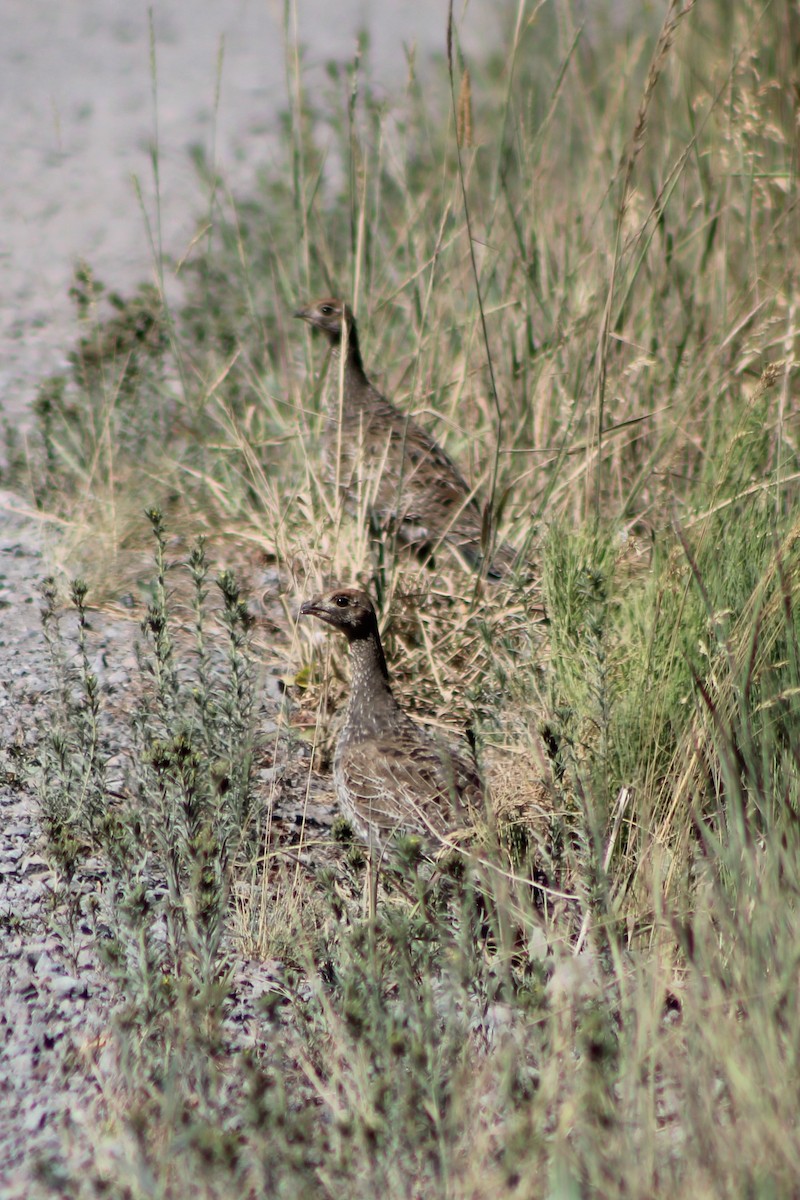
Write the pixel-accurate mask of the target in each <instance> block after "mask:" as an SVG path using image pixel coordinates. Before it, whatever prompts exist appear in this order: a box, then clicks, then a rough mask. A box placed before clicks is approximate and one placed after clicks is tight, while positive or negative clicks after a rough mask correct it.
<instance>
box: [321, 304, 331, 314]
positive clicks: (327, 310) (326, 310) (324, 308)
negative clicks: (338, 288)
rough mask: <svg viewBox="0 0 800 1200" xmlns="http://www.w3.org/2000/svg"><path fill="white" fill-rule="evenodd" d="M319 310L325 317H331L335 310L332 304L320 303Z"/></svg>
mask: <svg viewBox="0 0 800 1200" xmlns="http://www.w3.org/2000/svg"><path fill="white" fill-rule="evenodd" d="M319 311H320V312H321V313H322V315H323V317H329V316H330V315H331V313H332V312H333V306H332V305H330V304H320V306H319Z"/></svg>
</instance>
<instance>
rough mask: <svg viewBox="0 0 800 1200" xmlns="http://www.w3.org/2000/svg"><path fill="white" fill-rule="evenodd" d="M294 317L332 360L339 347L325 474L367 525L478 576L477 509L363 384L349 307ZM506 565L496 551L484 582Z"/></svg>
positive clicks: (432, 450) (439, 459)
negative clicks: (445, 550) (319, 335)
mask: <svg viewBox="0 0 800 1200" xmlns="http://www.w3.org/2000/svg"><path fill="white" fill-rule="evenodd" d="M294 315H295V316H296V317H300V318H302V320H304V321H308V323H309V324H310V325H311V326H312V327H313V328H315V329H321V330H322V331H323V333H325V334H326V335H327V337H328V340H329V341H330V344H331V347H332V349H333V355H334V357H335V358H338V357H339V356H340V355H341V354H342V346H343V345H344V364H343V368H344V369H343V373H342V377H343V386H342V389H341V397H340V395H339V390H338V389H337V388H333V387H331V388H329V393H328V394H329V401H328V422H327V426H326V430H325V444H326V455H327V458H328V463H329V473H330V474H331V475H332V476H333V477H334V478H335V479H336V480H337V481H338V483H339V486H340V488H341V489H342V490H343V491H344V493H345V495H346V496H347V497H349V498H350V499H352V498H354V497H355V496H357V495H359V494H361V495H365V496H366V499H367V507H368V508H369V510H370V513H371V515H372V516H373V518H374V519H376V520H377V522H378V523H379V524H380V525H382V526H387V527H390V528H392V529H393V530H395V531H396V533H397V536H398V539H399V540H400V541H401V542H402V543H404V544H406V545H409V546H411V547H413V548H415V549H416V550H417V551H418V552H421V553H422V554H426V555H427V554H430V553H431V552H432V551H434V550H435V549H436V548H437V547H438V546H439V545H440V544H441V543H445V544H446V545H448V546H449V547H451V548H452V549H453V550H454V551H455V552H456V554H457V555H458V556H460V557H461V558H462V559H463V560H464V561H466V563H467V565H468V566H470V567H472V568H474V569H481V568H482V567H483V564H484V557H485V555H484V549H485V547H484V536H483V530H484V519H483V512H482V510H481V506H480V504H479V503H478V501H477V500H476V498H475V495H474V493H473V491H472V489H471V488H470V487H469V485H468V484H467V482H466V480H465V479H464V478H463V476H462V475H461V473H460V472H459V470H458V468H457V467H456V465H455V464H454V463H453V462H452V460H451V459H450V458H449V457H448V455H447V454H446V453H445V452H444V450H443V449H442V447H441V446H440V445H439V443H438V442H437V441H436V440H435V439H434V438H432V437H431V436H430V434H428V433H426V431H425V430H424V429H423V428H422V426H421V425H419V424H418V423H417V422H416V421H414V420H412V418H411V417H410V416H408V415H407V414H405V413H403V412H401V411H400V409H399V408H397V407H396V406H395V405H394V404H391V403H390V402H389V401H388V400H387V399H386V398H385V396H382V395H381V393H380V392H379V391H378V390H377V389H376V388H375V387H373V385H372V384H371V383H370V381H369V379H368V378H367V375H366V373H365V371H364V364H363V362H362V359H361V350H360V348H359V344H358V330H357V328H356V321H355V317H354V316H353V313H352V311H351V309H350V307H349V306H348V305H347V304H345V303H344V301H342V300H337V299H334V298H329V299H322V300H315V301H314V302H313V303H312V304H309V305H308V306H307V307H305V308H300V309H298V310H297V312H296V313H295V314H294ZM331 464H332V466H333V469H331ZM337 465H338V471H337V470H336V467H337ZM513 560H514V552H513V550H512V549H511V548H510V547H509V546H506V545H501V546H498V547H497V548H496V550H495V552H494V555H493V558H492V562H491V563H490V564H488V568H487V575H488V576H489V577H490V578H492V579H499V578H501V577H502V576H503V575H504V574H505V573H506V571H507V570H508V568H509V567H510V566H511V564H512V562H513Z"/></svg>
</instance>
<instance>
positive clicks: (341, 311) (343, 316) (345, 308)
mask: <svg viewBox="0 0 800 1200" xmlns="http://www.w3.org/2000/svg"><path fill="white" fill-rule="evenodd" d="M294 316H296V317H299V318H300V320H302V321H308V323H309V325H311V326H313V327H314V328H315V329H321V330H322V332H323V333H326V334H327V335H328V337H329V338H330V341H331V344H332V345H334V346H338V344H339V342H340V341H341V339H342V331H343V330H345V329H346V330H347V332H348V334H349V333H350V331H351V330H352V329H353V328H354V327H355V320H354V317H353V313H352V311H351V309H350V307H349V305H347V304H345V302H344V300H336V299H335V298H334V297H326V298H324V299H322V300H314V301H313V302H312V303H311V304H308V305H306V307H305V308H298V310H297V312H296V313H295V314H294Z"/></svg>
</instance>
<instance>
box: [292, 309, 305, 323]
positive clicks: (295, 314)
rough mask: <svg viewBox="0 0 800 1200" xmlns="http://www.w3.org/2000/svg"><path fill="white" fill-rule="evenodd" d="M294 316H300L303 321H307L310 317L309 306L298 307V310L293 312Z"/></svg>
mask: <svg viewBox="0 0 800 1200" xmlns="http://www.w3.org/2000/svg"><path fill="white" fill-rule="evenodd" d="M292 316H293V317H299V318H300V320H301V321H307V320H308V319H309V316H308V309H307V308H298V310H297V312H293V313H292Z"/></svg>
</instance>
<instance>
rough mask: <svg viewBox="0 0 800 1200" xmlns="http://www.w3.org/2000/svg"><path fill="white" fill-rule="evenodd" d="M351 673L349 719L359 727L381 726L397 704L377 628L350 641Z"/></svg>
mask: <svg viewBox="0 0 800 1200" xmlns="http://www.w3.org/2000/svg"><path fill="white" fill-rule="evenodd" d="M350 673H351V681H350V703H349V708H348V715H349V718H350V720H351V722H352V723H355V724H357V725H359V726H361V725H363V726H365V727H370V728H371V727H373V726H375V727H377V725H379V724H380V720H381V717H382V715H383V714H384V713H385V712H386V710H387V709H392V710H394V709H395V708H396V707H397V701H396V700H395V698H394V696H393V695H392V689H391V686H390V684H389V671H388V668H387V666H386V658H385V656H384V653H383V647H382V646H381V640H380V637H379V635H378V631H377V629H375V630H374V631H372V632H369V633H367V634H365V635H364V636H363V637H356V638H353V639H352V641H351V642H350Z"/></svg>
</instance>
